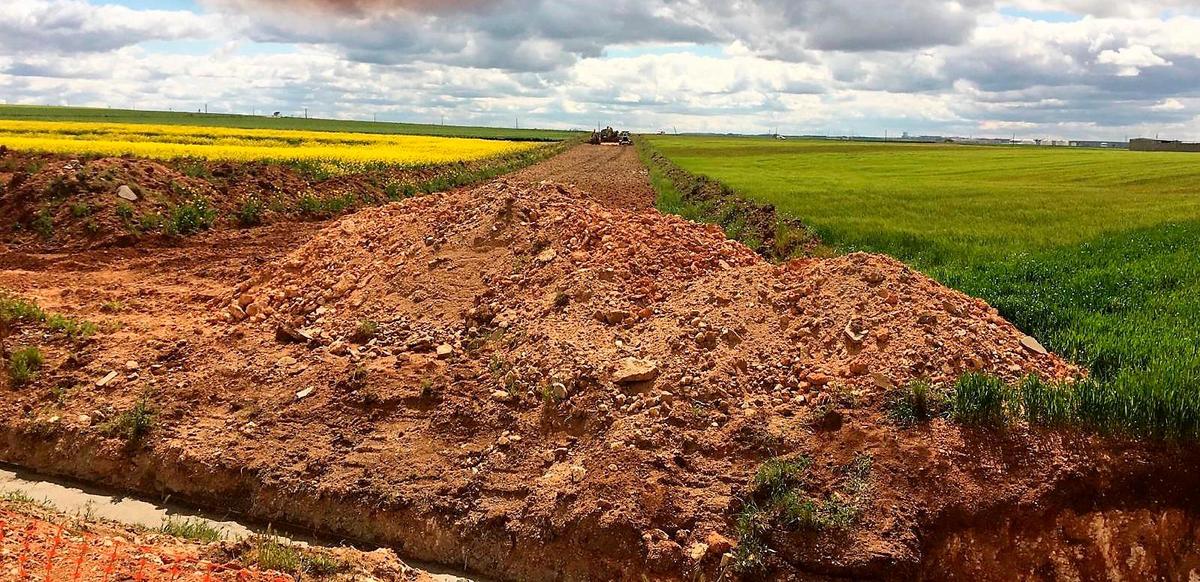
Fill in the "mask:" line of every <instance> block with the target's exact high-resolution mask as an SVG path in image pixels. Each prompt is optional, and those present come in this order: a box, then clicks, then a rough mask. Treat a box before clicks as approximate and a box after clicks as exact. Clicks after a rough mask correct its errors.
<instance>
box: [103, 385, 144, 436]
mask: <svg viewBox="0 0 1200 582" xmlns="http://www.w3.org/2000/svg"><path fill="white" fill-rule="evenodd" d="M153 428H154V408H153V407H152V406H151V405H150V402H149V400H148V399H147V398H146V397H145V396H143V397H142V398H140V399H138V401H137V402H136V403H135V404H134V405H133V406H132V407H130V408H129V409H128V410H125V411H124V412H122V413H121V414H118V415H117V416H116V418H114V419H112V421H111V422H109V423H108V425H107V426H106V432H108V433H109V434H113V435H117V436H120V437H122V438H124V439H125V442H127V443H129V444H130V445H133V444H136V443H138V442H139V441H141V440H142V437H144V436H146V434H148V433H149V432H150V430H151V429H153Z"/></svg>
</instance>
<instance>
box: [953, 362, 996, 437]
mask: <svg viewBox="0 0 1200 582" xmlns="http://www.w3.org/2000/svg"><path fill="white" fill-rule="evenodd" d="M1010 400H1011V395H1010V393H1009V389H1008V386H1007V385H1006V384H1005V383H1004V381H1003V380H1001V379H999V378H997V377H995V376H988V375H984V374H975V373H970V374H964V375H963V376H962V377H961V378H959V379H958V382H956V383H955V385H954V392H953V393H952V395H951V397H950V416H951V418H953V419H954V420H957V421H959V422H962V423H966V424H983V425H1001V424H1004V422H1005V420H1006V419H1007V406H1006V404H1007V403H1008V402H1009V401H1010Z"/></svg>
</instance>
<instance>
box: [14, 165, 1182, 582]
mask: <svg viewBox="0 0 1200 582" xmlns="http://www.w3.org/2000/svg"><path fill="white" fill-rule="evenodd" d="M612 149H615V150H616V151H621V148H612ZM625 150H626V151H632V150H631V149H629V148H625ZM621 155H626V154H621ZM526 179H527V177H526ZM602 200H606V201H608V202H607V203H600V202H597V201H596V200H595V198H594V197H593V196H592V195H591V194H590V193H589V192H586V191H583V190H579V189H575V188H570V187H567V186H559V185H554V184H543V185H530V184H528V182H527V181H525V180H512V181H497V182H493V183H490V184H487V185H484V186H480V187H478V188H472V189H463V190H459V191H454V192H449V193H444V194H436V195H431V196H425V197H418V198H413V199H409V200H406V201H404V202H402V203H398V204H391V205H387V206H383V207H379V208H371V209H366V210H363V211H360V212H358V213H356V214H354V215H351V216H347V217H343V218H341V219H339V220H336V221H333V222H331V223H329V224H328V225H325V226H324V227H323V228H321V226H319V225H315V224H300V225H296V224H278V225H273V226H269V227H265V228H261V229H254V230H250V231H232V230H231V231H219V232H214V233H209V234H206V235H201V236H199V237H194V238H192V239H188V240H187V241H186V242H184V243H183V246H181V247H163V248H156V249H125V248H122V249H109V250H90V251H81V252H75V253H70V254H60V255H51V254H30V253H23V252H17V251H16V250H13V249H11V248H10V249H8V250H6V251H3V252H2V253H0V265H2V266H3V270H2V271H0V288H4V289H8V290H11V291H13V292H16V293H18V294H20V295H22V296H26V297H30V298H35V299H37V300H38V301H39V302H40V303H41V304H42V305H43V306H44V307H45V308H47V309H49V310H52V311H58V312H64V313H67V314H70V315H72V316H77V317H82V318H87V319H90V320H93V321H96V322H98V323H99V324H101V332H100V333H99V334H97V335H96V336H94V337H92V338H90V339H87V340H84V341H82V342H73V341H70V340H67V339H65V338H62V337H60V336H58V335H55V334H53V333H50V332H48V331H46V330H45V329H44V328H43V327H41V326H38V325H34V324H30V323H21V324H18V325H17V326H15V328H14V329H12V330H10V333H11V335H10V337H9V338H7V341H6V343H7V345H9V346H21V345H40V346H42V348H43V352H44V353H45V355H46V365H45V366H44V368H43V369H42V371H41V372H40V373H39V375H38V376H37V377H36V378H35V380H34V381H33V382H32V383H30V384H29V385H26V386H22V387H15V386H12V385H11V383H10V382H9V381H8V380H7V379H5V380H4V382H5V384H4V385H3V387H0V391H2V393H3V394H4V397H3V398H0V459H3V460H5V461H9V462H13V463H17V464H21V465H25V466H29V467H33V468H36V469H37V470H40V471H43V472H50V473H58V474H69V475H73V476H76V477H80V478H84V479H89V480H94V481H98V482H103V483H107V484H110V485H115V486H119V487H125V488H130V489H135V490H140V491H147V492H158V493H163V492H170V493H172V494H174V495H177V496H180V497H182V498H186V499H189V500H192V501H194V502H196V503H200V504H207V505H211V506H215V507H222V508H235V509H237V510H239V511H245V512H247V513H249V514H251V515H254V516H256V517H259V518H265V519H271V520H277V521H286V522H290V523H294V524H297V525H302V526H312V527H316V528H319V529H321V530H322V531H328V532H333V533H337V534H340V535H345V536H348V537H351V538H354V539H358V540H363V541H369V542H374V543H380V544H384V545H388V546H391V547H395V548H396V549H397V551H398V552H400V553H401V554H402V555H405V556H408V557H412V558H415V559H421V560H427V561H433V562H439V563H445V564H454V565H456V566H458V567H462V568H464V569H467V570H470V571H475V572H480V573H484V574H486V575H489V576H493V577H497V578H502V579H594V580H609V579H630V580H632V579H640V578H641V577H642V576H646V577H648V578H652V579H693V577H694V576H696V575H698V574H703V575H705V576H706V577H707V579H715V578H717V577H719V576H722V575H724V576H727V577H728V576H731V575H732V572H731V571H730V568H729V566H730V561H731V558H732V553H733V551H734V550H733V548H732V547H731V546H732V545H733V544H734V543H736V542H737V539H736V538H737V533H736V526H737V524H736V516H737V514H738V513H739V512H741V510H742V509H743V506H744V505H745V503H746V500H747V499H750V498H751V497H752V485H751V481H752V479H753V476H754V474H755V472H756V470H757V469H758V468H759V467H760V465H761V464H762V463H763V462H764V461H766V460H768V459H771V458H773V457H780V456H782V457H786V458H797V457H798V456H800V455H804V456H806V457H808V458H811V459H812V464H811V467H810V468H809V470H808V475H807V479H806V482H805V484H804V487H803V489H804V493H805V494H806V495H809V496H812V497H813V498H814V499H817V500H830V501H831V502H833V501H836V502H837V503H838V504H840V506H843V507H851V508H853V510H854V511H853V513H854V518H853V519H852V520H849V521H848V522H847V523H846V524H845V525H843V526H839V527H836V528H829V529H822V530H819V531H814V530H811V529H805V528H794V527H770V528H767V529H766V530H765V531H764V532H763V533H762V535H763V537H764V542H765V544H766V547H767V548H769V551H767V552H766V553H765V555H764V556H762V558H763V562H764V569H763V570H761V571H758V572H757V573H754V574H752V575H747V577H767V578H780V579H786V578H793V579H826V578H830V577H854V578H881V579H912V578H917V577H924V578H929V579H943V578H954V577H966V576H970V577H972V578H976V579H996V580H1001V579H1011V578H1013V577H1020V576H1023V575H1028V576H1031V577H1034V578H1044V579H1053V578H1056V577H1059V578H1062V579H1070V576H1069V575H1068V574H1071V573H1074V574H1073V575H1077V576H1078V577H1079V578H1083V579H1092V578H1096V577H1110V576H1117V577H1124V578H1127V579H1143V578H1147V577H1149V578H1155V577H1159V578H1163V577H1165V578H1184V577H1186V576H1187V575H1188V572H1189V571H1190V570H1189V568H1191V567H1192V566H1191V564H1194V563H1195V560H1196V559H1197V556H1198V555H1200V553H1198V552H1200V550H1198V549H1197V548H1198V547H1200V546H1197V545H1196V544H1191V545H1188V544H1186V543H1181V542H1180V540H1188V539H1194V538H1195V535H1196V531H1197V527H1196V526H1197V519H1196V515H1197V512H1196V507H1197V506H1196V502H1197V500H1196V498H1195V496H1196V492H1197V491H1200V488H1197V485H1200V476H1198V474H1197V470H1196V467H1197V466H1198V465H1197V463H1196V461H1197V460H1198V459H1197V457H1198V456H1200V453H1198V452H1197V451H1195V450H1193V449H1188V448H1183V447H1175V446H1172V445H1169V444H1155V443H1150V444H1147V443H1133V442H1125V441H1122V440H1119V439H1115V438H1105V437H1099V436H1092V435H1080V434H1074V433H1071V432H1068V431H1047V430H1034V429H1029V428H1027V427H1021V426H1016V427H1010V428H1007V429H1003V430H1000V429H996V430H992V429H982V428H966V427H963V426H961V425H958V424H955V423H951V422H948V421H946V420H943V419H935V420H933V421H931V422H929V423H927V424H921V425H918V426H916V427H903V426H899V425H897V424H896V423H895V422H893V421H892V420H890V418H889V417H888V415H887V410H886V405H885V402H886V400H887V399H888V396H889V395H890V393H891V392H892V391H893V390H894V389H895V388H894V387H895V386H898V385H902V384H904V383H907V382H909V381H911V380H914V379H918V378H924V379H928V380H931V381H934V382H947V381H951V380H953V379H954V378H957V377H958V376H959V375H960V374H961V373H963V372H966V371H970V370H978V371H984V372H989V373H993V374H996V375H999V376H1001V377H1004V378H1006V379H1009V380H1015V379H1017V378H1020V377H1022V376H1024V375H1027V374H1037V375H1040V376H1043V377H1045V378H1049V379H1063V378H1070V377H1074V376H1076V375H1078V374H1079V373H1080V371H1079V370H1077V369H1075V368H1074V367H1072V366H1071V365H1069V364H1068V363H1066V362H1064V361H1062V360H1061V359H1059V358H1058V357H1056V356H1054V355H1052V354H1043V353H1040V352H1038V351H1033V350H1032V349H1030V348H1026V347H1023V346H1022V343H1021V342H1022V340H1023V339H1025V336H1024V334H1022V333H1021V332H1020V331H1019V330H1017V329H1016V328H1014V327H1013V326H1012V325H1011V324H1009V323H1007V322H1006V321H1004V320H1003V319H1002V318H1001V317H1000V316H999V315H998V314H997V313H996V312H995V310H994V309H992V308H990V307H989V306H987V305H986V304H985V303H983V302H982V301H980V300H978V299H973V298H970V297H967V296H965V295H963V294H961V293H958V292H956V291H953V290H951V289H947V288H945V287H942V286H940V285H939V284H937V283H936V282H934V281H932V280H930V279H928V278H926V277H924V276H923V275H921V274H919V273H917V272H915V271H912V270H911V269H909V268H907V267H905V266H904V265H902V264H900V263H898V262H896V261H894V260H892V259H889V258H886V257H881V256H873V255H865V254H853V255H849V256H843V257H837V258H832V259H801V260H795V261H791V262H787V263H783V264H781V265H771V264H770V263H767V262H766V261H764V260H763V259H762V258H761V257H759V256H758V255H757V254H755V253H754V252H752V251H750V250H749V249H748V248H746V247H744V246H742V245H740V244H738V243H735V242H731V241H727V240H726V239H725V238H724V234H723V233H722V231H721V230H720V229H719V228H718V227H715V226H705V225H697V224H694V223H689V222H686V221H684V220H682V219H679V218H677V217H672V216H663V215H661V214H659V213H658V212H656V211H654V210H652V209H645V208H642V209H636V210H627V209H622V208H619V206H621V204H613V203H612V202H611V200H613V199H611V198H602ZM318 229H320V230H318ZM106 302H107V303H109V304H108V305H105V303H106ZM113 303H119V304H120V305H119V306H118V307H116V308H114V307H113V305H112V304H113ZM112 372H116V376H115V378H113V379H112V380H110V381H108V382H106V383H103V385H102V386H101V385H98V384H100V383H99V382H98V380H101V379H103V378H105V377H106V376H109V375H111V373H112ZM139 400H144V401H145V402H147V403H148V405H149V407H150V408H151V409H152V410H153V424H152V428H151V429H150V431H149V432H148V434H146V435H145V436H144V437H141V438H138V439H129V438H127V437H126V436H122V435H121V434H119V431H116V430H113V428H112V425H113V423H114V420H116V419H119V418H120V416H121V413H122V412H123V411H127V410H129V409H130V408H131V407H132V406H133V405H134V403H136V402H137V401H139ZM851 466H854V467H858V468H859V469H857V470H856V472H855V479H856V480H857V482H858V484H859V485H861V486H856V487H855V488H854V489H853V491H852V493H850V491H851V489H850V488H849V487H848V485H849V484H848V481H849V480H850V479H849V477H848V475H849V473H848V471H847V467H851ZM863 467H866V470H865V471H863V470H861V469H862V468H863ZM1188 536H1191V537H1190V538H1189V537H1188ZM1114 540H1116V541H1114ZM1047 556H1050V557H1047ZM1097 556H1100V557H1097ZM1034 557H1036V558H1037V560H1033V558H1034ZM1027 558H1028V559H1027ZM1102 558H1103V559H1102ZM1134 558H1137V559H1134ZM1031 564H1036V566H1031ZM1030 568H1034V569H1033V570H1030ZM1060 574H1061V576H1060Z"/></svg>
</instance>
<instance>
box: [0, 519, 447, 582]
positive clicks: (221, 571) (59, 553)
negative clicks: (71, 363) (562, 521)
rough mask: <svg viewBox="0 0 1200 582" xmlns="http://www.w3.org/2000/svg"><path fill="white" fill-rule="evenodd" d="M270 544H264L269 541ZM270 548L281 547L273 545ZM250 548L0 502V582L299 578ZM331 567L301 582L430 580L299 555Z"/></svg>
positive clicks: (353, 560) (398, 568)
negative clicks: (260, 559)
mask: <svg viewBox="0 0 1200 582" xmlns="http://www.w3.org/2000/svg"><path fill="white" fill-rule="evenodd" d="M268 539H269V538H268ZM271 541H272V542H273V543H280V544H282V543H286V542H278V541H275V540H271ZM253 543H254V542H253V541H249V540H236V541H234V540H231V541H219V542H210V543H201V542H196V541H190V540H186V539H181V538H177V537H174V536H171V535H167V534H163V533H159V532H157V531H153V530H143V529H138V528H132V527H127V526H122V525H120V524H116V523H111V522H106V521H102V520H97V519H92V518H88V517H86V516H79V515H66V514H63V513H60V512H58V511H55V510H54V509H51V508H45V507H41V506H37V505H32V504H29V503H22V502H8V501H0V578H2V579H4V580H44V581H47V582H49V581H50V580H60V581H63V582H89V581H101V580H145V581H148V582H149V581H154V580H163V581H166V580H171V581H179V582H185V581H187V582H200V581H206V582H207V581H211V582H234V581H238V582H241V581H256V582H286V581H291V580H295V579H296V575H297V573H296V572H280V571H278V570H267V569H262V568H260V567H258V566H257V565H256V564H253V563H249V564H248V563H246V560H247V559H248V560H250V561H253V560H254V553H253V551H254V550H253V548H254V546H253V545H252V544H253ZM295 547H296V548H298V549H296V550H295V551H296V552H297V553H298V554H310V553H314V552H319V553H320V554H321V555H323V556H325V557H326V559H327V560H328V561H327V562H326V563H328V564H329V565H330V569H335V568H336V571H332V572H327V573H313V572H304V573H303V576H302V577H303V579H305V580H324V581H329V582H335V581H351V580H354V581H363V580H396V581H401V580H403V581H406V582H429V581H431V580H433V579H434V578H432V577H430V576H429V575H428V574H427V573H425V572H422V571H420V570H417V569H414V568H411V567H409V566H407V565H406V564H404V563H403V562H401V561H400V560H399V559H397V558H396V555H395V554H394V553H392V552H391V551H389V550H377V551H374V552H370V553H366V552H359V551H355V550H352V549H347V548H320V549H313V548H308V547H305V548H302V549H301V548H300V546H295Z"/></svg>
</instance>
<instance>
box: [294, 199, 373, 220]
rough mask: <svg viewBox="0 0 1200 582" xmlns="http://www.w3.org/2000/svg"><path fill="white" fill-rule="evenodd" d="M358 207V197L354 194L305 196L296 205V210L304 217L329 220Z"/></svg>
mask: <svg viewBox="0 0 1200 582" xmlns="http://www.w3.org/2000/svg"><path fill="white" fill-rule="evenodd" d="M357 205H358V197H356V196H355V195H354V194H342V195H340V196H324V197H321V196H316V195H314V194H305V195H304V196H301V197H300V201H299V202H298V203H297V210H298V211H299V212H300V214H302V215H304V216H309V217H312V218H329V217H331V216H337V215H339V214H342V213H343V212H346V211H347V210H352V209H354V208H355V207H357Z"/></svg>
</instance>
